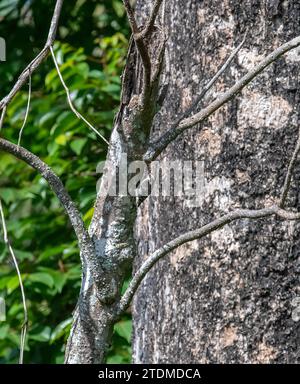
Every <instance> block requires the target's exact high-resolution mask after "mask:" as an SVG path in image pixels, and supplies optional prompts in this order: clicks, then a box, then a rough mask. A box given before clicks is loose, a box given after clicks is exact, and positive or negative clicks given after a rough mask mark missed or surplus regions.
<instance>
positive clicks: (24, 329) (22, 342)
mask: <svg viewBox="0 0 300 384" xmlns="http://www.w3.org/2000/svg"><path fill="white" fill-rule="evenodd" d="M0 216H1V221H2V228H3V237H4V243H5V244H6V246H7V248H8V250H9V253H10V255H11V258H12V260H13V262H14V265H15V268H16V271H17V275H18V280H19V284H20V290H21V295H22V303H23V311H24V322H23V324H22V329H21V337H20V356H19V364H23V362H24V348H25V342H26V334H27V327H28V311H27V305H26V296H25V290H24V286H23V281H22V276H21V272H20V269H19V265H18V260H17V258H16V256H15V253H14V250H13V248H12V246H11V244H10V241H9V239H8V235H7V227H6V222H5V217H4V211H3V207H2V202H1V199H0Z"/></svg>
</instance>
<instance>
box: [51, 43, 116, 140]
mask: <svg viewBox="0 0 300 384" xmlns="http://www.w3.org/2000/svg"><path fill="white" fill-rule="evenodd" d="M50 52H51V55H52V58H53V61H54V65H55V68H56V71H57V73H58V76H59V79H60V81H61V83H62V85H63V87H64V89H65V91H66V94H67V99H68V103H69V106H70V108H71V110H72V112H73V113H74V115H75V116H76V117H77V118H78V119H80V120H82V121H83V122H84V123H85V124H86V125H87V126H88V127H89V128H90V129H91V130H92V131H93V132H95V133H96V135H97V136H99V137H101V139H102V140H103V141H105V143H106V144H107V145H109V142H108V141H107V140H106V138H105V137H104V136H103V135H101V133H99V132H98V131H97V129H96V128H94V127H93V126H92V124H91V123H90V122H89V121H88V120H87V119H86V118H84V117H83V116H82V115H81V114H80V113H79V112H78V111H77V110H76V108H75V107H74V105H73V102H72V99H71V95H70V91H69V88H68V87H67V85H66V83H65V81H64V79H63V77H62V74H61V72H60V69H59V65H58V62H57V60H56V57H55V54H54V51H53V48H52V47H51V46H50Z"/></svg>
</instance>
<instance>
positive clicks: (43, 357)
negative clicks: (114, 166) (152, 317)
mask: <svg viewBox="0 0 300 384" xmlns="http://www.w3.org/2000/svg"><path fill="white" fill-rule="evenodd" d="M54 4H55V1H54V0H52V1H49V0H0V36H1V37H3V38H5V40H6V44H7V61H6V62H0V98H2V97H4V96H5V95H6V94H7V92H8V91H9V90H10V88H11V86H12V85H13V83H14V81H15V80H16V78H17V76H18V74H19V73H20V72H21V71H22V70H23V69H24V68H25V66H26V65H27V64H28V63H29V62H30V61H31V60H32V58H33V57H34V56H35V55H36V54H37V53H38V52H39V51H40V50H41V48H42V47H43V45H44V43H45V41H46V37H47V33H48V28H49V24H50V20H51V16H52V12H53V8H54ZM128 36H129V30H128V26H127V22H126V17H125V13H124V9H123V6H122V3H121V0H107V1H105V0H102V1H101V0H100V1H99V0H77V1H76V0H74V1H65V3H64V6H63V12H62V15H61V20H60V27H59V31H58V35H57V42H56V43H55V46H54V48H55V53H56V56H57V59H58V62H59V64H60V66H61V71H62V74H63V77H64V79H65V82H66V83H67V85H68V86H69V88H70V90H71V94H72V98H73V100H74V104H75V106H76V107H77V109H78V110H79V111H80V112H81V113H82V114H83V115H84V116H85V117H86V118H87V119H88V120H89V121H90V122H92V123H93V125H94V126H95V127H96V128H97V129H98V130H99V131H100V132H101V133H102V134H103V135H104V136H105V137H106V138H109V136H110V131H111V129H112V121H113V117H114V114H115V113H116V110H117V108H118V104H119V96H120V74H121V71H122V67H123V65H124V58H125V56H126V49H127V42H128ZM27 98H28V86H24V87H23V88H22V92H20V93H19V94H18V95H17V96H16V97H15V99H14V100H13V102H12V103H11V104H10V106H9V108H8V111H7V115H6V119H5V122H4V126H3V128H2V131H1V133H0V134H1V137H4V138H6V139H8V140H11V141H13V142H14V143H16V142H17V140H18V134H19V130H20V128H21V126H22V122H23V120H24V115H25V111H26V104H27ZM21 145H23V146H24V147H26V148H28V149H29V150H31V151H32V152H34V153H35V154H37V155H38V156H40V157H41V158H42V159H43V160H44V161H45V162H47V163H48V164H49V165H50V166H51V167H52V168H53V169H54V170H55V172H56V173H57V174H58V175H59V176H60V177H61V178H62V180H63V182H64V184H65V186H66V188H67V189H68V191H69V193H70V194H71V196H72V198H73V199H74V200H75V201H76V203H77V204H78V206H79V208H80V210H81V212H82V214H83V217H84V221H85V223H86V224H87V225H88V224H89V222H90V220H91V217H92V214H93V204H94V200H95V195H96V182H97V180H98V178H99V175H97V174H96V166H97V163H98V162H100V161H103V160H104V159H105V157H106V144H105V143H104V142H102V141H101V139H99V138H98V137H97V136H96V135H95V134H94V133H93V132H92V131H91V130H90V129H89V128H88V127H87V126H86V125H84V124H83V123H82V122H80V121H79V120H78V119H77V118H76V117H75V116H74V115H73V114H72V112H71V111H70V109H69V107H68V104H67V101H66V94H65V92H64V90H63V88H62V85H61V83H60V81H59V78H58V76H57V73H56V71H55V69H54V65H53V62H52V60H51V57H48V59H47V61H46V62H45V63H44V64H43V65H42V66H41V67H40V68H39V69H38V71H37V72H35V73H34V74H33V77H32V101H31V105H30V114H29V118H28V121H27V124H26V127H25V130H24V134H23V138H22V142H21ZM0 198H1V200H2V202H3V205H4V209H5V216H6V220H7V226H8V232H9V237H10V239H11V241H12V244H13V246H14V248H15V252H16V256H17V258H18V260H19V263H20V269H21V273H22V279H23V282H24V287H25V291H26V298H27V306H28V310H29V332H28V337H27V342H26V350H25V355H24V361H25V363H62V362H63V359H64V348H65V342H66V340H67V337H68V333H69V330H70V325H71V320H72V319H71V314H72V311H73V309H74V307H75V304H76V301H77V297H78V292H79V288H80V275H81V271H80V262H79V254H78V248H77V243H76V239H75V236H74V234H73V232H72V229H71V226H70V224H69V222H68V219H67V217H66V215H65V214H64V212H63V210H62V208H61V206H60V204H59V202H58V200H57V198H56V197H55V196H54V194H53V193H52V192H51V190H50V189H49V187H48V185H47V183H46V182H45V181H44V180H43V179H42V178H41V177H40V176H39V175H38V174H37V173H36V172H35V171H33V170H32V169H31V168H30V167H28V166H27V165H26V164H24V163H22V162H21V161H18V160H16V159H15V158H14V157H12V156H10V155H8V154H6V153H0ZM0 297H3V298H5V301H6V307H7V313H6V315H7V318H6V321H5V322H0V363H16V362H17V361H18V355H19V344H20V330H21V326H22V322H23V308H22V301H21V295H20V289H19V283H18V279H17V276H16V272H15V269H14V267H13V264H12V262H11V260H10V257H9V254H8V252H7V249H6V248H5V246H4V243H3V233H2V232H0ZM130 337H131V318H130V313H128V315H126V316H124V317H123V318H122V319H121V321H120V322H119V323H118V324H117V325H116V327H115V334H114V337H113V346H112V348H111V351H110V353H109V356H108V362H109V363H128V362H130V359H131V350H130Z"/></svg>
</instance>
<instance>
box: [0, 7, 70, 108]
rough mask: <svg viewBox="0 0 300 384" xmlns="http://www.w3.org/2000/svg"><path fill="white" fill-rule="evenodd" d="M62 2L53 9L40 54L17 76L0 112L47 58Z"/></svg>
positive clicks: (1, 105)
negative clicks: (46, 36)
mask: <svg viewBox="0 0 300 384" xmlns="http://www.w3.org/2000/svg"><path fill="white" fill-rule="evenodd" d="M63 1H64V0H57V1H56V5H55V9H54V12H53V16H52V20H51V24H50V29H49V33H48V38H47V41H46V44H45V46H44V48H43V49H42V50H41V52H40V53H39V54H38V55H37V56H36V57H35V58H34V59H33V60H32V61H31V63H30V64H29V65H28V66H27V67H26V68H25V69H24V71H23V72H22V73H21V75H20V76H19V78H18V80H17V82H16V83H15V85H14V86H13V88H12V89H11V91H10V92H9V94H8V95H7V96H5V97H4V98H3V99H2V100H1V101H0V110H2V109H3V108H4V107H6V106H7V105H8V104H9V103H10V102H11V100H12V99H13V98H14V96H15V95H16V94H17V92H18V91H19V90H20V89H21V87H22V86H23V85H24V84H25V82H26V81H27V79H28V77H29V76H30V74H32V72H34V71H35V70H36V69H37V68H38V67H39V66H40V64H41V63H42V62H43V61H44V59H45V58H46V57H47V56H48V53H49V49H50V46H51V45H52V44H53V42H54V40H55V36H56V32H57V27H58V21H59V16H60V14H61V9H62V5H63Z"/></svg>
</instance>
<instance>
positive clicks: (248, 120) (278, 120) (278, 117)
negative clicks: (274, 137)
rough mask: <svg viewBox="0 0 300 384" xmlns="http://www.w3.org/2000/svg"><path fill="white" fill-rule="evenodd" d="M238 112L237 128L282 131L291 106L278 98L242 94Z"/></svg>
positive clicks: (256, 94) (255, 93)
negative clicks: (266, 128)
mask: <svg viewBox="0 0 300 384" xmlns="http://www.w3.org/2000/svg"><path fill="white" fill-rule="evenodd" d="M243 94H244V96H245V97H244V98H243V99H242V100H241V101H240V108H239V110H238V115H237V119H238V126H239V127H241V128H242V129H245V128H247V129H250V127H253V128H255V129H262V128H263V127H268V128H274V129H276V130H278V129H282V128H283V127H284V126H285V125H286V124H287V122H288V119H289V115H290V113H291V112H292V110H293V109H292V107H291V105H290V104H289V103H288V102H287V101H286V100H285V99H284V98H283V97H280V96H272V95H271V96H267V95H264V94H262V93H259V92H249V91H245V92H243Z"/></svg>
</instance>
